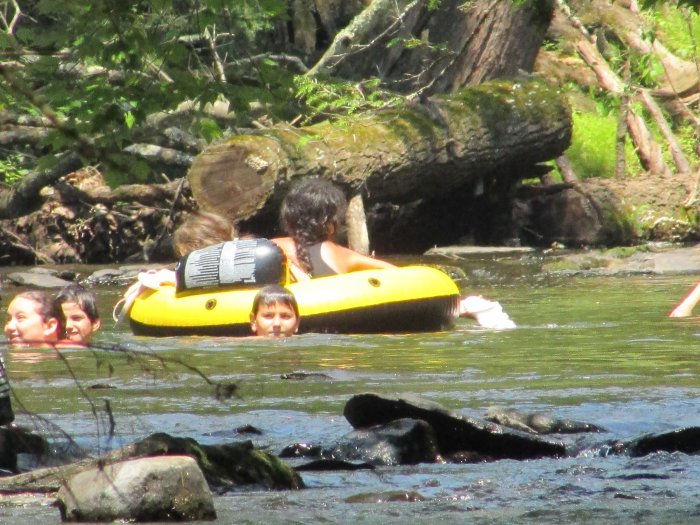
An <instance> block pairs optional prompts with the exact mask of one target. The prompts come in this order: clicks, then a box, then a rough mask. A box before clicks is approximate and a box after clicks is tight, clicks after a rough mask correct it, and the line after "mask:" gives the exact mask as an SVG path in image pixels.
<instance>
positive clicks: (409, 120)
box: [188, 77, 571, 222]
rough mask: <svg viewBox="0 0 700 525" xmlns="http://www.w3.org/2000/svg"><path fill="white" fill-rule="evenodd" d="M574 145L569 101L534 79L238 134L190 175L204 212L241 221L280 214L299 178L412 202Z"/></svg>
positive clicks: (210, 151) (201, 159)
mask: <svg viewBox="0 0 700 525" xmlns="http://www.w3.org/2000/svg"><path fill="white" fill-rule="evenodd" d="M570 139H571V115H570V111H569V107H568V105H567V103H566V101H565V99H564V97H563V96H561V95H560V94H559V93H558V91H557V89H556V87H552V86H549V85H547V84H546V83H544V82H542V81H539V80H536V79H533V78H531V77H528V78H523V79H519V80H514V81H494V82H488V83H484V84H480V85H478V86H475V87H470V88H465V89H463V90H461V91H459V92H457V93H454V94H451V95H439V96H434V97H431V98H429V99H427V100H426V101H425V102H423V103H415V104H411V103H408V104H406V105H405V106H404V107H401V108H396V109H391V110H386V111H381V112H374V113H368V114H364V115H359V116H355V117H352V118H347V119H344V120H342V121H335V122H331V121H328V122H322V123H319V124H315V125H311V126H307V127H303V128H292V127H276V128H272V129H269V130H266V131H264V132H260V133H259V134H254V135H241V136H237V137H234V138H232V139H230V140H228V141H226V142H223V143H220V144H216V145H212V146H210V147H208V148H206V149H205V150H204V151H203V152H202V153H200V154H199V155H198V156H197V157H196V158H195V160H194V162H193V164H192V167H191V168H190V171H189V173H188V177H189V181H190V186H191V189H192V194H193V196H194V198H195V199H196V201H197V202H198V204H199V205H200V207H202V208H203V209H206V210H209V211H213V212H217V213H220V214H222V215H224V216H226V217H229V218H230V219H231V220H233V221H234V222H240V221H245V220H248V219H250V218H251V217H254V216H255V215H256V214H262V213H273V212H274V213H275V214H276V211H277V209H278V208H279V204H280V202H281V199H282V198H283V197H284V195H285V193H286V191H287V189H288V186H289V183H290V182H292V181H293V180H295V179H298V178H302V177H307V176H318V177H323V178H327V179H331V180H334V181H336V182H337V183H339V184H341V185H342V186H344V187H345V188H346V189H348V190H350V191H351V192H352V193H358V192H362V193H363V195H364V197H365V200H366V202H369V203H377V202H393V203H402V202H411V201H416V200H418V199H421V198H435V197H440V196H441V195H448V194H450V193H451V192H453V191H454V190H455V189H458V188H461V187H464V186H465V185H466V184H468V183H476V182H478V181H479V180H484V179H486V178H488V177H511V178H513V177H515V176H516V175H514V173H516V172H517V173H519V174H520V175H519V176H523V175H522V173H523V169H522V168H523V167H526V166H533V165H535V164H537V163H539V162H542V161H547V160H550V159H553V158H555V157H557V156H559V155H560V154H561V153H562V152H563V151H564V150H566V148H567V147H568V145H569V142H570ZM511 168H512V169H511ZM515 168H518V169H517V170H516V169H515Z"/></svg>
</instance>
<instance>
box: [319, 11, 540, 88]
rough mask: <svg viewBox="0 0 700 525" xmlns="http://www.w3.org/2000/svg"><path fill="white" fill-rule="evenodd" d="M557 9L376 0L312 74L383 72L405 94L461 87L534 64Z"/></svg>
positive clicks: (341, 35)
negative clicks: (434, 5)
mask: <svg viewBox="0 0 700 525" xmlns="http://www.w3.org/2000/svg"><path fill="white" fill-rule="evenodd" d="M553 12H554V6H553V2H552V1H551V0H526V1H525V2H510V1H508V2H504V1H500V0H478V1H476V2H467V3H465V2H464V1H462V0H444V1H442V2H441V3H440V6H439V7H438V8H433V7H431V6H430V2H428V1H427V0H415V1H408V0H398V1H396V0H394V1H387V0H374V1H373V2H371V3H370V5H369V6H368V7H367V8H366V9H365V11H363V12H362V13H361V14H360V15H358V16H357V17H356V18H355V20H353V22H352V23H351V24H350V25H348V26H347V27H346V28H345V29H343V30H342V31H340V32H339V33H338V34H337V35H336V37H335V39H334V41H333V43H332V44H331V45H330V46H329V48H328V51H327V52H326V54H325V55H324V56H323V57H322V59H321V60H320V61H319V64H317V66H316V67H315V68H314V69H313V70H312V71H311V72H310V74H312V75H313V74H316V73H318V72H320V71H323V72H325V73H328V74H331V75H334V76H339V77H342V78H346V79H352V80H362V79H367V78H372V77H378V78H380V79H381V80H382V81H383V82H384V83H385V85H386V86H388V87H389V88H390V89H393V90H396V91H399V92H402V93H426V94H430V93H448V92H454V91H456V90H458V89H460V88H462V87H464V86H466V85H473V84H479V83H481V82H484V81H487V80H492V79H496V78H505V77H512V76H515V75H517V74H518V73H519V72H520V71H526V72H530V71H532V68H533V65H534V62H535V57H536V56H537V52H538V49H539V46H540V44H541V42H542V38H543V37H544V34H545V31H546V30H547V27H548V26H549V23H550V20H551V17H552V14H553ZM446 50H449V52H448V51H446Z"/></svg>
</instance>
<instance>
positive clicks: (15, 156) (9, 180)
mask: <svg viewBox="0 0 700 525" xmlns="http://www.w3.org/2000/svg"><path fill="white" fill-rule="evenodd" d="M28 172H29V170H28V169H27V168H26V167H25V163H24V157H23V156H22V155H20V154H19V153H9V154H7V153H4V152H3V154H2V155H0V174H2V178H0V182H4V183H5V184H14V183H15V182H17V181H18V180H20V179H21V178H22V177H24V176H25V175H26V174H27V173H28Z"/></svg>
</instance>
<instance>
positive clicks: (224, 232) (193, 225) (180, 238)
mask: <svg viewBox="0 0 700 525" xmlns="http://www.w3.org/2000/svg"><path fill="white" fill-rule="evenodd" d="M235 236H236V229H235V228H234V227H233V224H231V222H229V221H228V220H227V219H225V218H224V217H222V216H221V215H217V214H216V213H211V212H207V211H198V212H195V213H193V214H191V215H190V216H189V217H187V219H185V221H184V222H183V223H182V224H181V225H180V226H179V227H178V228H177V229H176V230H175V233H174V234H173V250H174V251H175V254H176V255H177V256H178V257H183V256H184V255H187V254H188V253H190V252H191V251H192V250H198V249H200V248H206V247H207V246H211V245H213V244H219V243H221V242H226V241H230V240H232V239H233V238H234V237H235Z"/></svg>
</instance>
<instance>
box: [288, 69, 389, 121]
mask: <svg viewBox="0 0 700 525" xmlns="http://www.w3.org/2000/svg"><path fill="white" fill-rule="evenodd" d="M379 84H380V81H379V80H378V79H370V80H366V81H364V82H362V83H351V82H345V81H342V80H337V79H319V78H317V77H307V76H305V75H299V76H297V77H295V78H294V85H295V87H296V95H297V97H298V99H299V101H300V102H302V103H303V104H304V105H305V106H306V107H307V108H308V109H309V112H308V113H307V114H306V116H307V121H309V120H313V119H315V118H316V117H319V116H324V117H327V116H330V115H340V114H345V115H352V114H354V113H356V112H358V111H360V110H367V109H376V108H384V107H394V106H398V105H399V104H402V103H403V98H402V97H400V96H397V95H396V94H395V93H391V92H389V91H385V90H382V89H380V87H379Z"/></svg>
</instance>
